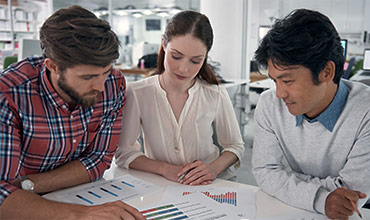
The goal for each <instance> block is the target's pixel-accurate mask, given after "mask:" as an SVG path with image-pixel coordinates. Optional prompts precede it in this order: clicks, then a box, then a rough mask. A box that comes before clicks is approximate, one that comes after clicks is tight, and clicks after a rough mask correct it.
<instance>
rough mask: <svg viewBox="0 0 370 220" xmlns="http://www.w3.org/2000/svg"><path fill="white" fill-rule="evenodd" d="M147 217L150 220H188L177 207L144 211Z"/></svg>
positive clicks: (166, 206) (170, 206)
mask: <svg viewBox="0 0 370 220" xmlns="http://www.w3.org/2000/svg"><path fill="white" fill-rule="evenodd" d="M141 214H143V215H144V216H145V218H146V219H148V220H149V219H150V220H161V219H173V220H175V219H176V220H180V219H187V218H188V216H187V215H186V214H185V213H184V212H183V211H181V210H180V209H179V208H177V207H176V206H175V205H173V204H170V205H164V206H160V207H156V208H152V209H148V210H144V211H142V212H141Z"/></svg>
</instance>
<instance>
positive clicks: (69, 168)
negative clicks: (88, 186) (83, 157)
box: [28, 160, 90, 193]
mask: <svg viewBox="0 0 370 220" xmlns="http://www.w3.org/2000/svg"><path fill="white" fill-rule="evenodd" d="M28 177H29V178H30V179H31V180H32V181H33V182H34V184H35V186H34V192H35V193H45V192H51V191H55V190H59V189H63V188H66V187H70V186H75V185H79V184H82V183H87V182H89V181H90V177H89V174H88V173H87V170H86V168H85V166H84V165H83V164H82V163H81V162H80V161H78V160H74V161H71V162H69V163H66V164H65V165H63V166H60V167H58V168H57V169H55V170H52V171H48V172H44V173H39V174H30V175H28Z"/></svg>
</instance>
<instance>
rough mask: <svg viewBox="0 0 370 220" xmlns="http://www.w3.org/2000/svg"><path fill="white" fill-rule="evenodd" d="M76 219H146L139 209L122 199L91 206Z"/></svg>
mask: <svg viewBox="0 0 370 220" xmlns="http://www.w3.org/2000/svg"><path fill="white" fill-rule="evenodd" d="M76 219H97V220H101V219H107V220H111V219H112V220H114V219H125V220H126V219H127V220H144V219H145V218H144V217H143V215H141V214H140V213H139V211H138V210H137V209H135V208H133V207H131V206H129V205H127V204H126V203H124V202H122V201H115V202H109V203H105V204H102V205H97V206H90V207H88V208H87V209H84V211H83V212H80V213H79V216H77V218H76Z"/></svg>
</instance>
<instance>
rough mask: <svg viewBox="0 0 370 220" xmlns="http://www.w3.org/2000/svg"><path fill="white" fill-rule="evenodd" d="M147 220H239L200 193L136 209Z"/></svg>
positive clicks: (230, 210) (227, 209)
mask: <svg viewBox="0 0 370 220" xmlns="http://www.w3.org/2000/svg"><path fill="white" fill-rule="evenodd" d="M136 208H137V209H139V211H140V212H141V213H142V214H143V215H144V217H146V219H147V220H169V219H171V220H175V219H176V220H177V219H196V220H218V219H220V220H233V219H240V217H238V216H237V215H236V214H235V213H234V212H233V210H232V209H230V208H229V207H227V206H224V205H222V204H220V203H218V202H216V201H214V200H212V199H209V198H207V197H205V196H204V195H203V194H201V193H199V192H198V193H192V194H189V195H187V196H186V197H173V198H163V199H162V200H161V201H159V202H155V203H152V204H149V205H145V206H142V207H136Z"/></svg>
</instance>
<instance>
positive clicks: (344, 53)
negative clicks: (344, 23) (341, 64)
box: [340, 39, 348, 60]
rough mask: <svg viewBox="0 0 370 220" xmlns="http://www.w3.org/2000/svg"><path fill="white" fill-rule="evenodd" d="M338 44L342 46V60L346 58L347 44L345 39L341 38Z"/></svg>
mask: <svg viewBox="0 0 370 220" xmlns="http://www.w3.org/2000/svg"><path fill="white" fill-rule="evenodd" d="M340 44H341V45H342V47H343V56H344V60H346V56H347V44H348V41H347V40H346V39H341V40H340Z"/></svg>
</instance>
